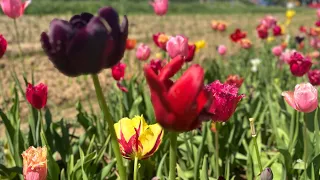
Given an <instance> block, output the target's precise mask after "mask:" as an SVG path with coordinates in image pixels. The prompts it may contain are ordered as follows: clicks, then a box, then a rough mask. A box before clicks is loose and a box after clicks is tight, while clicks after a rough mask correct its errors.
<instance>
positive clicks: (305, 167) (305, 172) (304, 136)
mask: <svg viewBox="0 0 320 180" xmlns="http://www.w3.org/2000/svg"><path fill="white" fill-rule="evenodd" d="M303 122H304V123H303V146H304V147H303V150H304V152H303V162H304V179H308V178H307V157H308V155H307V153H306V152H308V151H307V149H308V145H307V135H308V134H307V123H306V119H304V120H303Z"/></svg>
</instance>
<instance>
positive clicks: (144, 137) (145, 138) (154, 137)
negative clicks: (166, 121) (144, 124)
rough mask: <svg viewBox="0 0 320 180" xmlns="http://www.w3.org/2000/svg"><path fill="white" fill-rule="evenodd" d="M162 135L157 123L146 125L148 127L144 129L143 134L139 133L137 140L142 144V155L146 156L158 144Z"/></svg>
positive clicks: (151, 153)
mask: <svg viewBox="0 0 320 180" xmlns="http://www.w3.org/2000/svg"><path fill="white" fill-rule="evenodd" d="M162 137H163V130H162V128H161V126H160V125H159V124H154V125H150V126H148V129H146V130H145V131H144V132H143V134H141V135H140V137H139V141H140V142H141V144H142V147H143V151H142V157H143V158H144V159H145V158H148V157H150V156H151V155H153V153H155V151H157V149H158V148H159V146H160V143H161V140H162Z"/></svg>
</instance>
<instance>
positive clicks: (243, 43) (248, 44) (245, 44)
mask: <svg viewBox="0 0 320 180" xmlns="http://www.w3.org/2000/svg"><path fill="white" fill-rule="evenodd" d="M239 44H240V46H241V47H242V48H243V49H250V48H251V46H252V42H251V41H250V40H249V39H241V40H240V41H239Z"/></svg>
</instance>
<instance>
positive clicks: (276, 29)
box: [272, 25, 283, 36]
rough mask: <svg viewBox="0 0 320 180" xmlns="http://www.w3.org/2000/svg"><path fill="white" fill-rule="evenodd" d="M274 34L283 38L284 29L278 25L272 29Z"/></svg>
mask: <svg viewBox="0 0 320 180" xmlns="http://www.w3.org/2000/svg"><path fill="white" fill-rule="evenodd" d="M272 32H273V35H274V36H281V35H282V34H283V33H282V28H281V27H280V26H278V25H276V26H274V27H273V28H272Z"/></svg>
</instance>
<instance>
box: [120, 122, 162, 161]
mask: <svg viewBox="0 0 320 180" xmlns="http://www.w3.org/2000/svg"><path fill="white" fill-rule="evenodd" d="M114 128H115V131H116V134H117V137H118V142H119V145H120V151H121V154H122V156H123V157H124V158H126V159H131V160H134V159H135V158H138V159H139V160H140V159H147V158H149V157H150V156H152V155H153V154H154V153H155V152H156V151H157V150H158V148H159V146H160V144H161V141H162V137H163V129H162V128H161V126H160V125H159V124H153V125H148V124H147V123H146V121H145V120H144V118H143V116H135V117H134V118H132V119H129V118H122V119H120V121H119V122H117V123H116V124H114Z"/></svg>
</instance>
